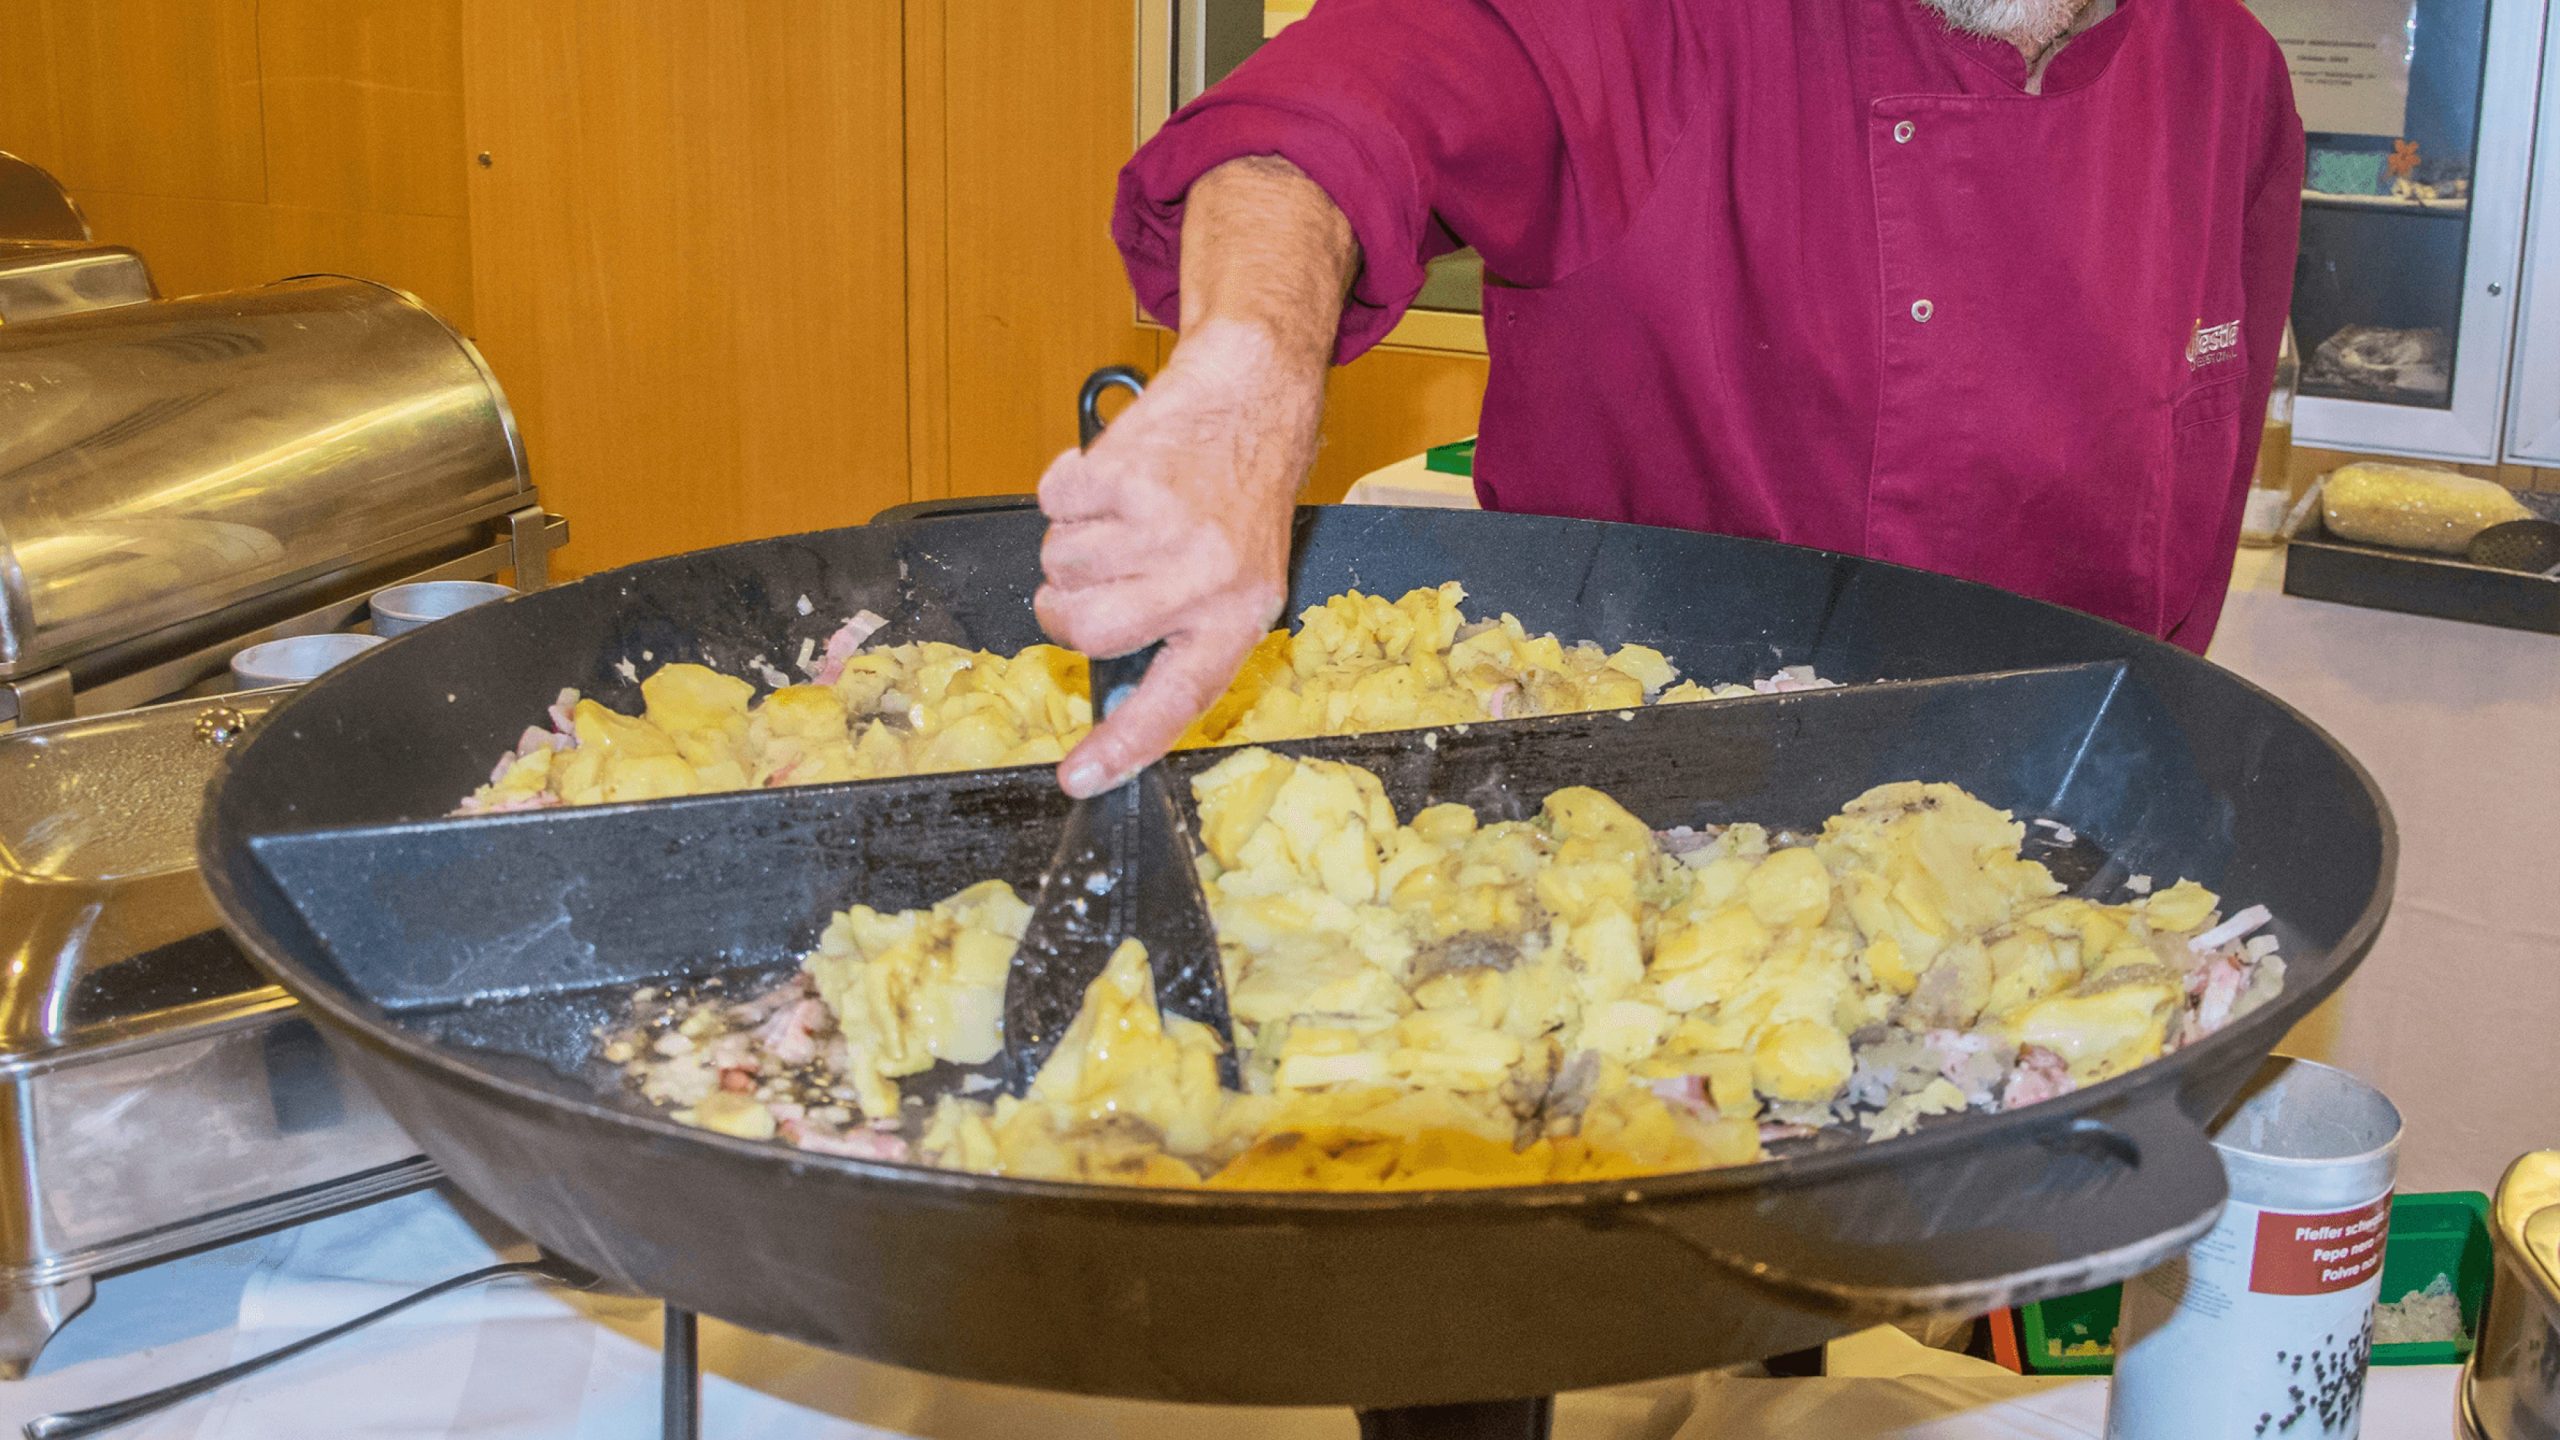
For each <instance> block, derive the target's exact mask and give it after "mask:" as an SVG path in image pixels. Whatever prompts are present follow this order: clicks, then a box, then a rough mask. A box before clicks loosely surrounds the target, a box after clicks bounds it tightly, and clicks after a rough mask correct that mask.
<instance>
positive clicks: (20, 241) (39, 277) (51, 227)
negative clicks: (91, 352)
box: [0, 151, 158, 325]
mask: <svg viewBox="0 0 2560 1440" xmlns="http://www.w3.org/2000/svg"><path fill="white" fill-rule="evenodd" d="M157 294H158V292H157V291H156V290H154V289H153V288H152V284H151V272H150V270H149V269H147V268H146V267H145V266H144V265H143V263H142V257H141V256H139V255H136V254H135V253H133V252H132V251H131V250H128V249H126V248H125V247H124V246H122V245H99V244H95V243H93V242H92V238H91V236H90V234H89V222H88V220H87V219H86V218H85V217H84V216H82V215H81V213H80V207H79V206H78V205H77V204H75V203H74V202H73V201H72V199H71V195H70V193H69V192H68V191H66V190H64V189H63V188H62V186H61V185H60V184H58V183H56V182H55V180H54V178H53V177H52V176H51V175H48V174H46V173H45V172H44V171H43V170H41V169H39V168H37V167H36V166H34V165H30V164H28V163H27V162H26V161H24V160H21V159H19V158H18V157H17V156H15V155H11V154H9V153H7V152H6V151H0V325H20V324H24V323H26V322H28V321H30V320H45V319H50V318H51V317H53V316H56V315H68V314H71V313H72V312H74V311H78V310H102V309H106V308H108V307H111V306H116V305H136V304H140V303H141V302H143V301H145V300H149V299H152V298H154V296H156V295H157Z"/></svg>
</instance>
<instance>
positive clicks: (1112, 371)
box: [1076, 365, 1164, 720]
mask: <svg viewBox="0 0 2560 1440" xmlns="http://www.w3.org/2000/svg"><path fill="white" fill-rule="evenodd" d="M1114 390H1126V391H1128V392H1129V393H1130V394H1131V395H1133V396H1135V395H1143V394H1145V393H1146V391H1147V377H1146V376H1145V375H1144V374H1142V373H1140V372H1139V371H1136V370H1133V369H1131V368H1130V367H1128V366H1126V365H1106V366H1104V367H1103V368H1102V369H1099V370H1096V371H1094V372H1093V373H1092V374H1090V375H1087V376H1086V377H1084V388H1083V389H1081V390H1079V391H1077V392H1076V448H1077V449H1079V450H1089V449H1091V448H1092V447H1093V442H1094V440H1095V438H1096V437H1098V436H1100V435H1101V434H1102V427H1103V423H1104V422H1103V419H1102V397H1103V396H1104V395H1107V394H1109V393H1110V392H1112V391H1114ZM1163 648H1164V645H1163V642H1161V641H1159V642H1157V643H1156V644H1153V645H1149V646H1147V647H1146V648H1144V649H1142V650H1135V651H1132V652H1130V653H1129V654H1126V655H1115V656H1113V657H1112V658H1110V659H1108V660H1095V661H1093V662H1091V663H1092V666H1093V675H1092V686H1093V718H1094V719H1096V720H1104V719H1108V718H1110V715H1111V712H1112V711H1114V710H1117V709H1119V708H1120V702H1121V701H1123V700H1126V699H1128V698H1129V696H1130V694H1131V693H1132V692H1133V691H1135V690H1136V689H1137V688H1138V682H1139V681H1141V680H1144V679H1146V678H1147V665H1148V663H1149V662H1151V661H1153V660H1154V659H1155V658H1156V652H1157V651H1158V650H1161V649H1163Z"/></svg>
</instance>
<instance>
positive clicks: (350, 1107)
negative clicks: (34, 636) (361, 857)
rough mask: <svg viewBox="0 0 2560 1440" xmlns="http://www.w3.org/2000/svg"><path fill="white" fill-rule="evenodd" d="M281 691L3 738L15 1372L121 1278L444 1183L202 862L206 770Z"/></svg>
mask: <svg viewBox="0 0 2560 1440" xmlns="http://www.w3.org/2000/svg"><path fill="white" fill-rule="evenodd" d="M278 699H279V696H278V695H277V694H276V693H275V692H265V693H261V694H251V695H236V696H230V697H226V698H225V699H222V700H219V701H205V700H194V701H183V702H180V703H178V704H174V705H161V706H155V707H151V708H148V709H142V710H132V711H127V712H125V713H123V714H120V715H110V716H104V717H100V718H97V719H89V720H73V721H69V722H66V723H63V724H59V725H48V726H41V727H37V728H33V729H27V730H20V731H18V732H16V733H14V734H10V735H5V736H0V972H5V976H6V984H5V985H0V1377H11V1378H14V1377H15V1376H17V1375H19V1374H22V1373H24V1371H25V1368H26V1366H27V1364H28V1363H29V1362H30V1361H32V1360H33V1359H34V1357H35V1356H36V1354H37V1352H38V1351H40V1350H41V1349H42V1348H43V1346H44V1343H45V1341H46V1339H47V1338H48V1337H49V1336H50V1335H51V1334H52V1333H53V1331H54V1329H55V1328H56V1327H58V1326H59V1325H61V1323H62V1322H63V1321H64V1320H66V1319H68V1318H70V1316H72V1315H73V1314H75V1313H77V1312H78V1311H79V1309H80V1308H81V1307H82V1306H84V1305H86V1304H87V1303H88V1301H89V1298H90V1294H91V1292H92V1288H93V1284H94V1281H95V1278H96V1277H97V1276H99V1275H101V1274H103V1273H105V1272H108V1271H111V1270H120V1269H124V1268H126V1267H128V1266H132V1265H138V1264H143V1263H146V1262H148V1261H152V1260H156V1259H160V1258H163V1257H165V1256H169V1255H175V1254H178V1253H181V1252H183V1251H186V1250H189V1249H193V1248H196V1247H198V1246H202V1245H208V1244H215V1243H219V1242H221V1241H224V1240H228V1239H233V1238H236V1237H238V1236H241V1235H245V1234H249V1233H252V1232H255V1231H257V1230H262V1229H267V1228H271V1227H273V1226H276V1225H281V1224H285V1223H288V1222H291V1221H294V1220H298V1219H303V1218H307V1217H309V1216H312V1215H317V1214H324V1213H327V1212H328V1211H331V1210H335V1209H342V1208H345V1207H347V1206H350V1205H355V1204H360V1203H363V1202H365V1201H367V1200H371V1199H375V1198H378V1197H380V1196H382V1195H386V1194H395V1193H398V1192H399V1191H401V1190H405V1189H411V1188H415V1187H416V1186H419V1185H422V1184H425V1183H428V1182H429V1181H430V1180H432V1179H433V1178H434V1174H435V1172H434V1169H433V1168H432V1167H431V1166H430V1165H428V1163H427V1162H426V1161H424V1160H422V1159H419V1158H418V1157H417V1147H416V1146H415V1145H414V1144H412V1143H411V1142H410V1140H409V1138H408V1136H407V1135H406V1134H405V1133H404V1132H403V1131H402V1130H401V1129H400V1127H399V1126H398V1124H397V1123H395V1122H394V1121H393V1120H392V1119H391V1118H390V1117H389V1116H388V1115H387V1114H385V1113H384V1112H383V1110H382V1108H381V1106H380V1105H378V1104H377V1103H376V1102H375V1101H374V1098H373V1096H372V1095H371V1094H370V1093H368V1092H367V1091H366V1090H364V1088H363V1087H362V1086H361V1085H360V1084H358V1083H356V1082H355V1081H354V1080H353V1079H352V1078H351V1077H349V1076H347V1075H346V1074H345V1073H343V1072H342V1071H340V1070H339V1068H338V1067H337V1065H336V1063H335V1062H334V1061H333V1059H332V1058H331V1056H330V1053H329V1051H328V1050H327V1049H326V1048H324V1047H323V1046H322V1044H321V1043H320V1037H319V1035H318V1034H317V1033H316V1032H315V1031H313V1029H312V1028H311V1024H310V1022H309V1021H308V1020H306V1019H304V1018H303V1017H302V1012H301V1010H300V1008H299V1007H297V1006H296V1005H295V1004H294V1003H293V1001H292V999H291V998H290V997H288V996H287V995H285V994H284V992H282V991H281V990H278V989H276V988H275V987H274V986H272V985H270V984H268V983H267V980H266V978H265V977H264V976H263V975H261V974H259V973H258V971H257V970H256V969H254V968H253V967H251V966H250V965H249V963H248V962H247V961H246V960H245V959H244V958H243V957H242V956H241V954H240V952H239V951H238V950H236V949H235V948H233V946H232V944H231V941H230V939H229V937H228V936H226V935H225V934H224V933H223V932H222V928H221V925H220V923H219V922H218V921H217V920H216V918H215V916H214V913H213V908H212V905H211V903H210V901H209V900H208V898H207V897H206V895H205V889H204V882H203V881H202V880H201V879H199V878H198V877H197V874H196V868H195V863H194V853H195V852H194V842H195V828H196V818H197V814H198V812H199V809H200V807H201V805H202V801H203V794H204V787H205V784H206V782H207V781H208V780H209V779H210V778H211V777H212V774H213V770H214V766H215V764H216V763H217V761H219V759H220V758H221V755H222V753H223V751H224V749H225V748H227V747H228V746H229V745H230V744H231V743H232V742H233V741H235V740H237V739H238V738H239V737H240V735H242V734H243V733H244V732H246V731H247V730H248V729H249V728H250V727H252V726H254V725H255V724H257V723H258V721H259V720H260V718H261V717H263V716H264V715H265V714H266V712H267V710H268V708H269V707H270V706H272V705H274V704H275V703H276V702H277V700H278Z"/></svg>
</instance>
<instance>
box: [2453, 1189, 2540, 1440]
mask: <svg viewBox="0 0 2560 1440" xmlns="http://www.w3.org/2000/svg"><path fill="white" fill-rule="evenodd" d="M2489 1239H2490V1243H2491V1244H2492V1245H2494V1246H2495V1247H2496V1249H2497V1253H2498V1274H2497V1278H2496V1279H2495V1280H2494V1281H2492V1282H2491V1283H2490V1286H2489V1308H2488V1312H2487V1314H2486V1315H2485V1316H2484V1317H2483V1318H2482V1320H2481V1323H2480V1337H2479V1341H2478V1343H2477V1344H2475V1345H2474V1346H2473V1347H2472V1349H2471V1360H2470V1362H2469V1363H2468V1364H2466V1365H2465V1366H2464V1367H2463V1371H2462V1428H2463V1431H2464V1433H2465V1434H2466V1435H2468V1436H2469V1437H2470V1440H2560V1150H2537V1151H2535V1152H2533V1153H2532V1154H2530V1155H2526V1156H2524V1157H2523V1158H2521V1159H2519V1160H2517V1161H2516V1162H2515V1163H2514V1164H2513V1165H2510V1166H2508V1167H2507V1173H2506V1178H2504V1179H2502V1180H2500V1181H2499V1182H2498V1194H2497V1198H2496V1199H2495V1200H2494V1201H2493V1202H2492V1203H2491V1206H2490V1212H2489Z"/></svg>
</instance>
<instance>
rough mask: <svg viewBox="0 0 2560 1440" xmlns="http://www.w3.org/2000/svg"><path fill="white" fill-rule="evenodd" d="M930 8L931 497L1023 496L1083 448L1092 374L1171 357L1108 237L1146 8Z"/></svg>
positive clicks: (923, 1) (980, 2)
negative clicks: (935, 445) (939, 452)
mask: <svg viewBox="0 0 2560 1440" xmlns="http://www.w3.org/2000/svg"><path fill="white" fill-rule="evenodd" d="M919 6H922V7H925V8H926V9H927V10H928V11H929V13H930V14H932V15H934V16H936V17H938V19H937V21H936V23H937V24H938V25H939V28H940V29H941V30H942V39H943V45H942V52H943V57H944V80H943V85H944V91H943V97H942V105H941V107H940V111H939V114H940V123H941V124H942V126H943V129H944V137H945V138H944V144H943V148H944V152H945V157H946V171H945V175H944V178H943V179H942V181H941V182H940V185H941V196H940V210H941V218H942V224H941V234H942V238H943V256H944V264H945V265H946V267H947V269H946V274H947V288H946V290H945V292H944V296H945V305H946V310H945V313H944V317H943V327H942V328H943V331H944V334H945V336H946V340H947V358H946V360H945V363H944V367H943V374H944V376H945V377H946V379H945V382H944V383H946V384H947V385H948V395H949V401H948V411H947V421H946V422H945V423H946V430H945V433H944V435H943V436H939V437H937V440H938V441H940V442H941V443H945V444H946V445H947V453H948V455H949V462H948V468H947V470H946V472H945V474H944V475H943V476H942V477H939V479H938V481H935V482H932V483H935V484H936V485H937V487H938V488H936V489H935V490H933V491H931V492H929V493H950V494H960V495H977V494H996V493H1003V492H1007V491H1025V490H1029V489H1030V488H1031V487H1032V486H1033V485H1034V484H1035V483H1036V482H1037V481H1038V480H1039V478H1040V471H1041V469H1042V467H1044V466H1046V465H1047V464H1048V463H1049V460H1050V458H1051V457H1052V456H1054V455H1056V454H1057V453H1058V452H1059V451H1060V450H1063V449H1065V448H1066V447H1068V446H1070V445H1073V444H1074V443H1075V392H1076V387H1077V386H1078V385H1079V384H1080V383H1082V381H1083V379H1084V377H1085V375H1086V374H1087V373H1089V372H1090V371H1092V370H1093V369H1095V368H1096V367H1098V366H1103V365H1124V364H1136V363H1140V362H1142V361H1145V360H1148V359H1150V358H1151V357H1152V356H1153V354H1154V352H1155V342H1154V339H1153V337H1152V336H1151V335H1150V334H1149V333H1148V332H1146V331H1144V330H1142V329H1140V328H1139V326H1138V325H1137V321H1136V310H1135V307H1134V306H1133V305H1132V303H1131V301H1130V299H1129V283H1128V280H1127V277H1126V276H1125V275H1123V273H1122V272H1121V269H1120V259H1119V253H1118V252H1117V251H1116V250H1114V249H1113V248H1112V245H1111V235H1110V221H1111V194H1112V186H1113V183H1114V177H1115V176H1117V175H1118V173H1119V169H1120V166H1121V165H1122V164H1123V163H1124V162H1125V161H1127V159H1128V158H1129V146H1130V137H1131V134H1132V115H1131V112H1132V107H1133V100H1134V96H1135V92H1136V85H1137V81H1136V77H1135V76H1134V74H1133V73H1132V66H1133V64H1134V61H1135V56H1136V49H1137V41H1136V34H1135V29H1134V27H1135V25H1136V10H1135V7H1134V6H1130V5H1125V4H1119V5H1113V4H1072V5H1069V4H1043V5H999V4H990V3H986V0H975V3H967V0H964V3H955V4H950V5H948V6H947V7H946V6H945V4H944V3H943V0H910V7H909V8H910V10H911V11H913V10H915V9H916V8H918V7H919ZM911 23H912V22H911ZM924 123H928V124H930V123H933V122H932V120H931V119H929V118H928V119H927V120H926V121H925V122H924ZM924 183H926V184H931V183H932V182H931V181H930V179H927V180H926V181H925V182H924ZM919 364H920V365H930V364H931V357H930V356H919Z"/></svg>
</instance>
